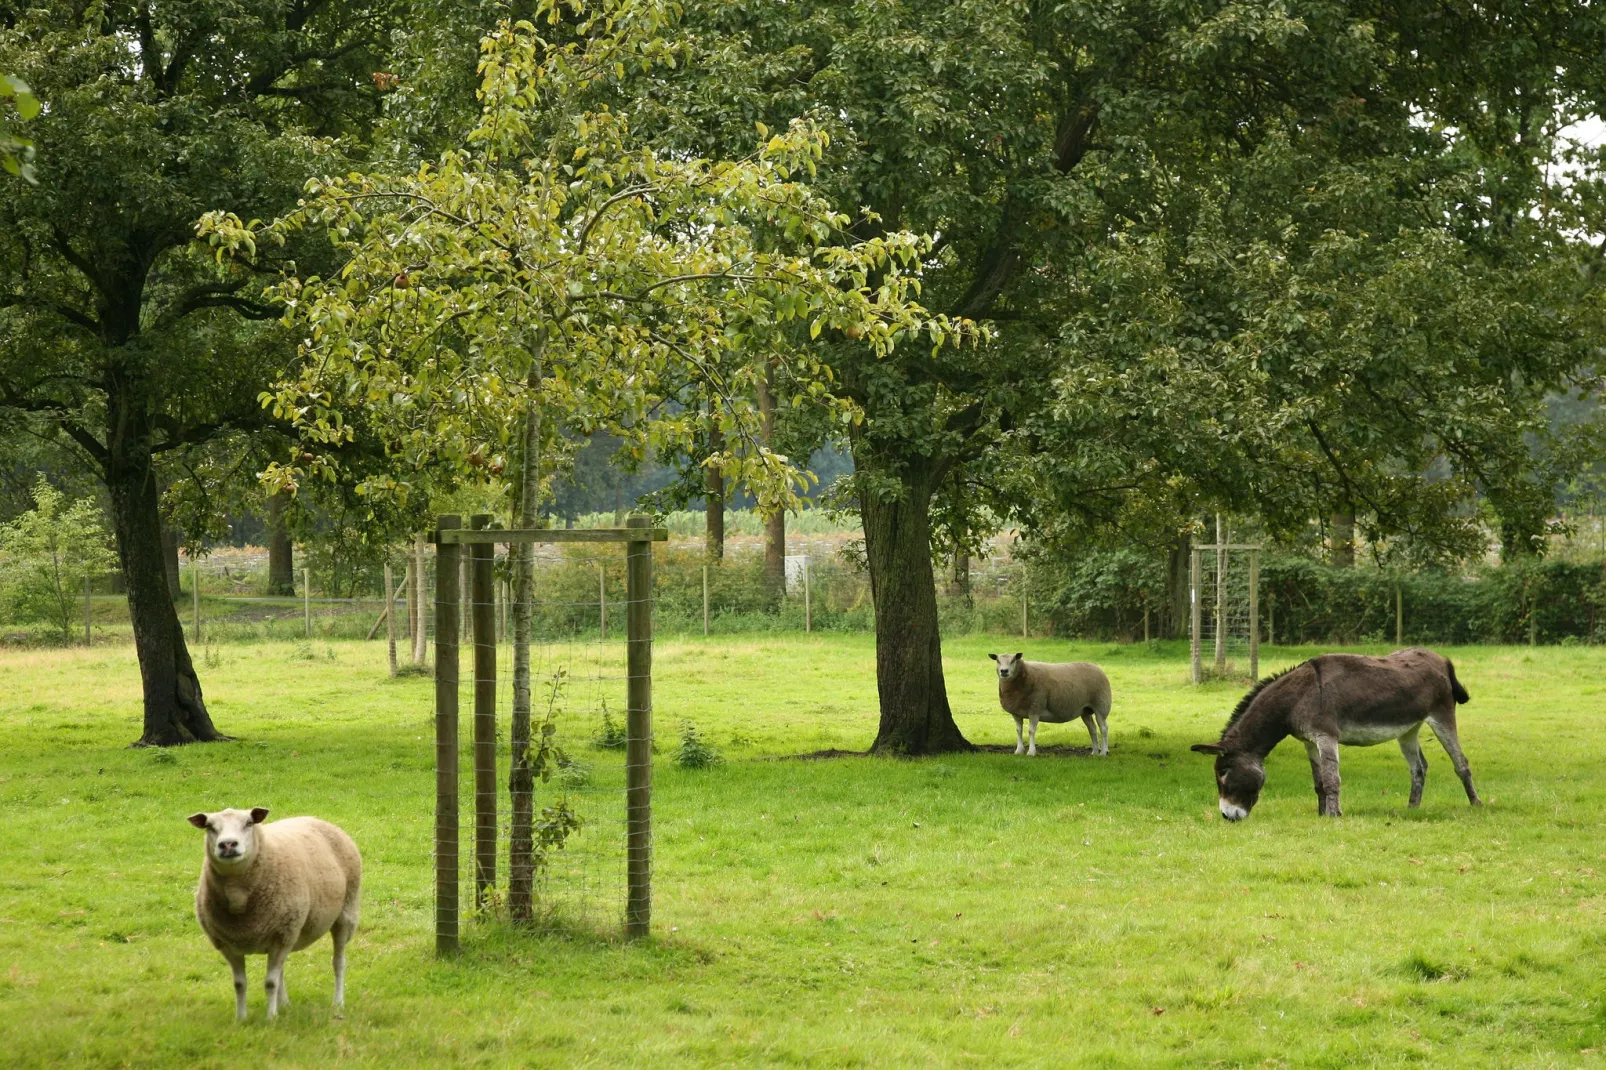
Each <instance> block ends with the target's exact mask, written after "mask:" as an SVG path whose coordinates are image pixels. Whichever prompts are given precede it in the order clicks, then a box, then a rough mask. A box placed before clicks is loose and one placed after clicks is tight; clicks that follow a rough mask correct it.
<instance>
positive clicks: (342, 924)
mask: <svg viewBox="0 0 1606 1070" xmlns="http://www.w3.org/2000/svg"><path fill="white" fill-rule="evenodd" d="M356 928H357V926H356V924H355V923H353V922H349V921H347V920H346V919H345V918H343V917H342V918H341V919H340V920H338V921H336V922H335V925H334V928H333V929H331V930H330V931H329V939H330V940H332V941H334V945H335V1009H336V1010H339V1009H340V1008H342V1007H344V1006H345V1005H346V943H347V941H349V940H350V939H351V935H352V933H353V932H355V931H356Z"/></svg>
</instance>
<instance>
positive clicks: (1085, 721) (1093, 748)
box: [1082, 713, 1099, 758]
mask: <svg viewBox="0 0 1606 1070" xmlns="http://www.w3.org/2000/svg"><path fill="white" fill-rule="evenodd" d="M1082 725H1083V727H1085V728H1086V729H1087V738H1088V743H1089V746H1088V752H1089V753H1090V754H1092V755H1093V757H1095V758H1097V757H1098V756H1099V725H1098V722H1097V721H1095V720H1093V715H1092V714H1091V713H1084V714H1082Z"/></svg>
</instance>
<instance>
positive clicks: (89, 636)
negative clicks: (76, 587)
mask: <svg viewBox="0 0 1606 1070" xmlns="http://www.w3.org/2000/svg"><path fill="white" fill-rule="evenodd" d="M93 625H94V615H93V613H92V611H91V609H90V605H89V577H88V576H87V575H86V576H84V645H85V646H93V645H94V643H95V638H94V632H93V631H92V630H91V628H92V626H93Z"/></svg>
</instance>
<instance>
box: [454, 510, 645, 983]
mask: <svg viewBox="0 0 1606 1070" xmlns="http://www.w3.org/2000/svg"><path fill="white" fill-rule="evenodd" d="M490 520H491V518H490V517H489V516H475V517H473V518H472V523H471V526H470V527H468V528H465V527H463V525H462V518H461V517H458V516H442V517H440V518H439V519H438V524H437V528H436V531H435V532H434V534H433V538H434V542H435V547H436V554H437V561H436V568H435V615H436V627H435V651H436V654H435V948H436V953H437V954H440V955H449V954H452V953H455V952H456V951H457V950H458V947H459V929H460V915H461V910H460V898H461V892H462V872H461V865H460V839H461V835H462V833H461V827H462V824H461V823H462V819H463V815H462V814H461V813H460V806H459V803H460V798H461V791H460V779H461V774H462V773H463V772H464V770H463V768H462V765H461V762H462V754H461V753H460V748H459V730H458V729H459V718H458V701H459V689H460V686H461V684H462V683H463V680H462V676H461V671H460V664H459V659H460V655H461V650H460V644H461V642H463V641H467V642H468V643H469V644H470V646H471V649H472V652H473V653H472V658H473V677H472V680H473V692H472V694H473V722H472V724H473V744H472V748H471V752H470V756H471V758H472V762H471V768H472V782H473V799H474V802H473V815H472V829H473V834H472V835H473V863H472V873H473V887H474V905H475V907H476V909H483V908H486V907H487V906H488V905H490V904H491V903H493V901H494V900H495V899H496V897H497V894H498V893H497V892H496V887H495V886H496V873H497V868H498V865H497V861H498V830H499V825H498V806H499V798H500V795H501V792H500V789H499V785H498V777H497V739H496V709H497V676H498V665H497V637H498V634H499V631H505V630H506V629H505V628H499V627H498V624H499V617H500V616H501V615H502V614H501V612H500V611H502V610H504V609H505V606H506V601H507V599H506V598H502V599H501V600H500V601H499V599H498V592H499V589H500V585H499V584H498V581H497V577H496V568H497V565H496V549H497V547H498V546H499V545H505V546H508V547H509V548H510V549H511V547H513V546H516V545H519V544H535V545H536V546H537V547H538V548H539V547H541V546H542V545H544V544H563V545H558V546H557V549H558V550H562V551H564V552H565V553H572V552H573V551H575V550H577V549H578V550H583V546H582V547H576V546H575V545H574V544H601V545H600V546H599V547H598V548H599V549H602V548H603V547H607V546H608V544H616V543H624V544H625V545H624V550H625V553H624V560H623V565H624V568H623V572H624V577H623V578H624V581H625V594H624V598H623V599H622V600H621V599H619V598H618V596H617V588H615V592H614V593H613V594H611V595H610V594H609V593H608V592H607V590H606V583H607V579H606V571H607V566H608V565H610V564H611V565H612V566H613V569H614V576H613V582H615V583H617V582H618V580H619V576H618V565H619V564H620V562H619V559H618V555H617V552H616V551H615V552H613V553H606V554H601V555H599V557H598V559H597V564H598V570H599V571H598V574H599V576H603V580H602V582H601V584H600V585H599V586H598V587H597V588H594V589H588V590H587V591H586V592H585V594H584V598H583V600H581V599H579V598H577V597H574V596H573V593H572V592H554V593H555V594H556V595H557V596H558V597H556V598H553V599H548V600H545V601H538V600H537V599H535V598H534V597H533V596H532V599H531V605H530V609H531V611H532V614H536V613H538V614H539V616H538V617H536V616H532V622H533V623H532V640H531V644H530V646H531V648H532V651H533V650H535V649H536V648H537V642H536V640H535V639H534V637H533V636H534V632H535V631H536V630H537V624H539V628H540V630H541V635H542V640H541V647H542V649H546V648H548V647H553V646H557V645H560V644H563V643H567V644H568V646H567V648H566V649H568V650H569V652H570V655H571V656H569V657H566V658H559V659H553V660H551V661H550V662H549V663H547V664H544V665H543V669H550V670H551V675H550V676H549V677H547V678H545V679H541V680H538V679H537V671H536V661H535V659H533V658H532V659H531V660H530V672H529V686H530V692H531V694H530V705H531V722H532V733H531V735H532V738H531V741H530V750H531V751H535V750H536V748H537V746H538V745H541V746H544V745H545V737H542V736H541V727H540V714H541V712H543V707H544V712H545V713H546V715H547V716H548V718H551V717H552V716H554V710H555V709H556V708H557V706H558V703H559V701H560V699H559V697H560V695H564V694H566V693H567V692H566V690H565V689H567V688H570V687H573V686H577V685H578V686H585V685H588V684H589V685H594V688H595V690H594V692H593V695H592V697H593V698H595V699H596V700H597V702H596V708H597V709H598V710H600V711H601V712H602V714H603V716H604V718H607V717H608V716H611V715H610V714H608V701H607V698H606V696H605V695H604V691H605V688H606V685H607V683H608V682H610V681H617V680H618V679H619V678H618V677H617V676H608V675H607V674H606V673H605V672H604V671H603V666H604V664H605V659H606V656H607V653H608V651H607V646H608V645H612V646H613V648H614V650H615V651H617V647H618V646H619V645H623V646H624V648H625V651H624V653H625V657H624V661H625V675H624V683H625V696H624V699H625V701H624V707H625V709H624V713H625V723H624V726H623V734H624V740H623V742H624V748H623V749H624V758H623V764H622V767H621V766H620V765H619V764H618V763H617V760H613V761H611V762H610V761H609V760H608V755H607V754H606V753H599V754H598V755H597V756H595V757H593V758H591V760H590V761H589V762H580V761H577V760H574V759H573V756H572V755H570V761H569V764H568V765H567V766H563V765H562V763H561V762H560V763H558V764H559V766H560V769H559V770H558V772H559V773H560V774H562V775H564V776H568V775H570V774H575V773H576V772H577V771H578V772H579V776H578V778H577V779H576V780H575V781H574V782H575V783H582V784H583V783H589V782H590V780H591V778H592V777H593V776H595V779H596V780H597V781H598V782H602V783H606V782H609V781H610V778H616V780H617V781H622V783H620V784H619V787H618V788H616V789H614V790H622V793H623V796H624V808H623V809H624V813H623V824H624V829H623V836H622V837H619V839H622V841H623V848H624V849H623V858H622V861H623V869H624V878H625V879H624V886H625V894H624V903H623V915H624V919H623V920H624V928H625V932H626V934H627V935H629V936H632V937H636V936H644V935H646V933H647V931H648V928H649V924H650V922H651V916H652V583H653V580H652V544H653V543H654V542H662V541H664V540H665V539H667V538H668V532H667V531H665V530H664V529H662V528H654V527H652V526H651V523H652V522H651V520H650V518H648V517H645V516H632V517H631V518H630V519H629V522H628V525H627V526H626V527H623V528H590V529H561V528H554V529H536V530H509V529H501V528H491V527H489V524H490ZM610 549H611V548H610ZM465 562H466V567H465ZM534 575H535V577H536V579H537V580H539V577H540V572H539V571H536V572H535V574H534ZM465 577H466V579H467V584H468V590H467V591H464V590H463V581H464V578H465ZM621 601H622V602H623V605H621V604H620V603H621ZM465 606H466V607H468V616H469V618H470V619H469V620H468V621H466V622H465V621H464V620H462V616H463V613H464V607H465ZM621 609H622V610H623V611H624V625H625V627H624V635H623V637H622V638H621V637H619V636H618V635H617V633H618V630H619V629H618V627H617V623H615V626H614V628H613V629H611V630H612V631H613V632H614V633H615V638H614V639H613V640H612V642H611V644H610V643H609V641H608V640H607V639H605V638H604V637H603V635H602V634H601V633H600V632H599V624H600V616H601V614H602V613H610V615H612V616H613V617H614V621H615V622H617V620H618V614H619V611H620V610H621ZM586 614H590V616H589V617H585V615H586ZM582 617H584V618H585V619H584V620H583V621H582ZM565 629H567V632H566V633H565V631H564V630H565ZM554 634H558V635H559V638H558V639H557V640H556V641H554V640H553V638H552V636H553V635H554ZM565 635H566V638H565ZM576 648H578V649H581V650H583V651H586V652H590V651H593V650H594V651H595V652H596V653H595V655H594V656H592V655H590V654H589V653H587V654H586V655H585V656H586V657H587V658H589V659H590V661H591V662H592V663H594V664H595V665H596V666H597V667H598V671H597V672H596V674H595V675H594V676H593V677H590V678H588V679H583V680H579V681H576V680H572V679H571V678H570V676H569V669H570V663H571V662H572V661H573V660H574V658H573V657H572V653H573V650H574V649H576ZM614 686H617V684H616V683H615V684H614ZM565 701H566V700H565ZM563 709H564V711H565V713H567V712H568V706H567V704H565V705H564V706H563ZM571 720H572V719H571ZM566 723H567V722H566ZM604 723H608V724H611V722H607V721H606V720H605V721H604ZM562 743H563V745H564V746H565V747H566V748H575V747H577V746H579V745H583V744H581V743H580V741H579V740H576V739H573V738H569V739H565V740H562ZM598 745H599V746H601V745H602V744H601V743H599V744H598ZM588 757H591V756H589V755H588ZM593 767H595V768H593ZM550 771H551V770H550V767H549V773H550ZM543 779H545V778H543ZM604 794H605V789H599V790H597V791H594V792H592V793H591V798H592V799H593V801H595V800H596V799H597V798H599V797H601V796H603V795H604ZM523 798H524V799H525V800H526V805H527V806H529V807H532V808H533V805H534V804H533V798H532V797H531V796H530V795H529V793H528V792H526V794H525V795H524V796H523ZM614 799H615V800H617V796H614ZM514 802H515V804H517V802H518V797H514ZM565 805H566V803H565ZM526 812H528V811H526ZM546 813H547V812H546V811H542V812H541V814H542V817H543V820H545V817H546ZM577 816H579V815H577ZM612 820H613V819H612V818H609V819H608V820H607V821H602V820H594V819H593V818H591V817H589V816H585V817H583V818H582V820H581V821H580V822H579V824H578V825H577V826H576V827H577V829H578V832H577V833H576V835H577V836H581V837H587V838H588V839H589V842H591V843H592V844H594V845H597V846H598V847H599V849H600V848H601V847H603V846H604V845H603V840H605V839H606V831H605V830H606V829H607V828H609V827H615V828H616V827H617V826H612V825H611V821H612ZM516 824H517V815H515V825H516ZM536 840H537V843H536V849H537V851H540V850H541V849H542V843H541V828H540V827H538V828H537V836H536ZM617 846H618V839H615V840H613V841H612V843H611V845H606V850H604V851H603V853H604V854H607V855H608V856H609V857H617V854H618V852H617ZM563 850H564V844H563V842H562V840H561V838H560V840H559V844H558V847H557V848H555V849H554V850H553V854H552V855H551V856H550V858H557V859H565V858H566V857H567V856H565V855H564V853H563ZM610 852H611V854H610ZM572 853H573V852H570V854H572ZM561 864H564V865H567V864H568V863H567V862H563V863H561ZM571 868H572V867H571ZM527 875H528V870H527ZM537 875H538V874H537ZM509 876H510V877H511V878H513V880H514V881H515V882H516V881H517V880H518V871H516V870H514V868H513V865H511V864H510V872H509ZM614 887H617V885H614ZM615 917H617V915H615Z"/></svg>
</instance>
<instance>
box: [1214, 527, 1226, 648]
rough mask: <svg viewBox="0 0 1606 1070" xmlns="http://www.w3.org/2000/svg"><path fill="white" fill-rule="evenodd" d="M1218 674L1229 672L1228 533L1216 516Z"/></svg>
mask: <svg viewBox="0 0 1606 1070" xmlns="http://www.w3.org/2000/svg"><path fill="white" fill-rule="evenodd" d="M1216 545H1217V546H1219V547H1221V549H1219V550H1217V551H1216V672H1218V673H1224V672H1226V671H1227V550H1226V546H1227V533H1226V528H1225V527H1223V525H1222V520H1221V514H1220V513H1217V514H1216Z"/></svg>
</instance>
